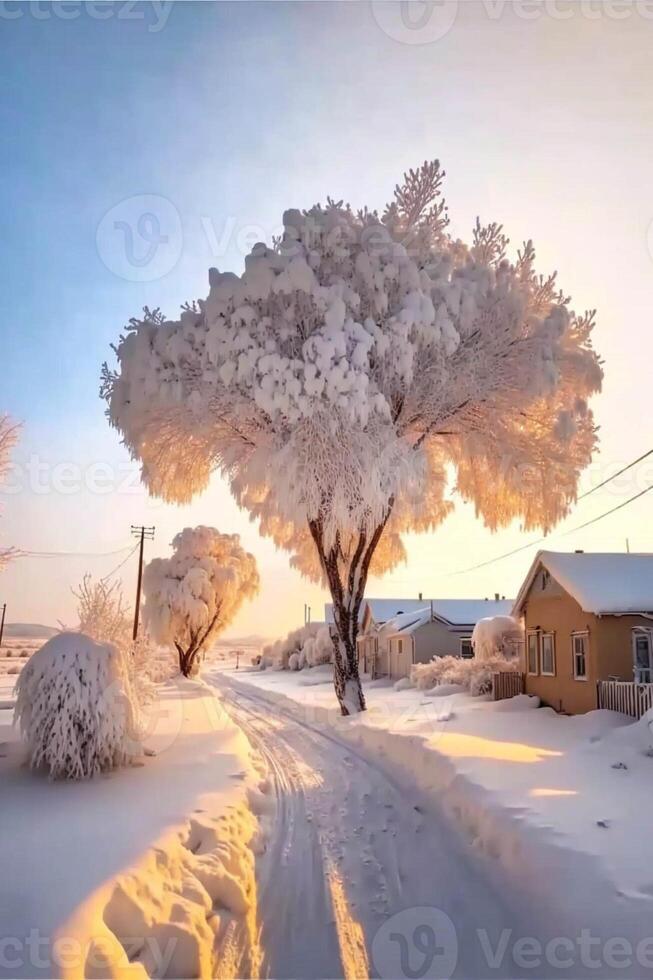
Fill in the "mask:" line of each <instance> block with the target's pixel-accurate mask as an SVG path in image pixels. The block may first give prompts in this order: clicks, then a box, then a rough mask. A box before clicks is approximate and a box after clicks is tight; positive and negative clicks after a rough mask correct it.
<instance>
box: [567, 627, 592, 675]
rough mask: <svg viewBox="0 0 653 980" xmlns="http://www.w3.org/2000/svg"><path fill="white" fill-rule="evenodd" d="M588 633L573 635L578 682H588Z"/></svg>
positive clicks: (573, 650) (575, 669) (572, 648)
mask: <svg viewBox="0 0 653 980" xmlns="http://www.w3.org/2000/svg"><path fill="white" fill-rule="evenodd" d="M588 639H589V636H588V634H587V633H572V634H571V650H572V656H573V658H574V677H575V678H576V680H577V681H586V680H587V643H588Z"/></svg>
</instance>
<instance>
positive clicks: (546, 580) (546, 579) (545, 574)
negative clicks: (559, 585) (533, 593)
mask: <svg viewBox="0 0 653 980" xmlns="http://www.w3.org/2000/svg"><path fill="white" fill-rule="evenodd" d="M550 581H551V576H550V575H549V573H548V572H547V570H546V568H543V569H542V592H546V590H547V589H548V587H549V583H550Z"/></svg>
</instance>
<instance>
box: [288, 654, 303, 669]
mask: <svg viewBox="0 0 653 980" xmlns="http://www.w3.org/2000/svg"><path fill="white" fill-rule="evenodd" d="M288 670H301V667H300V666H299V654H298V653H291V654H290V656H289V657H288Z"/></svg>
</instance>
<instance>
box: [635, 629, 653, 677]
mask: <svg viewBox="0 0 653 980" xmlns="http://www.w3.org/2000/svg"><path fill="white" fill-rule="evenodd" d="M652 639H653V637H652V635H651V631H650V630H643V629H634V630H633V662H634V673H635V683H636V684H650V683H651V681H652V680H653V642H652Z"/></svg>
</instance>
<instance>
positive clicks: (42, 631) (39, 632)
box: [4, 623, 59, 640]
mask: <svg viewBox="0 0 653 980" xmlns="http://www.w3.org/2000/svg"><path fill="white" fill-rule="evenodd" d="M58 632H59V630H57V629H55V628H54V627H53V626H43V625H42V624H41V623H5V629H4V635H5V636H6V637H17V636H20V637H25V639H30V640H31V639H34V640H47V639H49V638H50V637H51V636H54V635H55V634H56V633H58Z"/></svg>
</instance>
